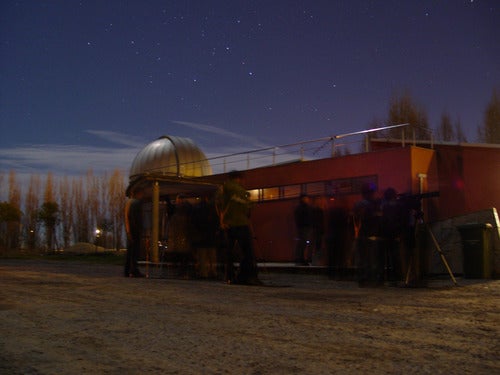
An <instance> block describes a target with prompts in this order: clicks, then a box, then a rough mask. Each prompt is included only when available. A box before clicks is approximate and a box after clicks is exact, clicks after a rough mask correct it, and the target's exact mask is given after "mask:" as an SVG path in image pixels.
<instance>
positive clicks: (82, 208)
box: [71, 177, 90, 242]
mask: <svg viewBox="0 0 500 375" xmlns="http://www.w3.org/2000/svg"><path fill="white" fill-rule="evenodd" d="M71 192H72V202H73V207H74V212H75V217H74V221H73V233H75V235H76V241H77V242H89V238H90V237H89V231H90V223H89V206H88V203H87V199H86V195H85V193H84V190H83V178H82V177H80V178H75V179H73V183H72V189H71Z"/></svg>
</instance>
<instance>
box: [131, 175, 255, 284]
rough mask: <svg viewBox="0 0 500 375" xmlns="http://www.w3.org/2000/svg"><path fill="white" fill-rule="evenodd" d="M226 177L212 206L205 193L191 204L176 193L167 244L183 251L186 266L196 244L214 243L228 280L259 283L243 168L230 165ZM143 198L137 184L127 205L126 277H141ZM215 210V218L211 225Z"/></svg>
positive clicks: (230, 281)
mask: <svg viewBox="0 0 500 375" xmlns="http://www.w3.org/2000/svg"><path fill="white" fill-rule="evenodd" d="M228 177H229V178H228V180H227V181H226V182H225V183H224V184H223V185H221V187H220V188H219V189H218V190H217V192H216V195H215V199H214V206H215V207H209V206H208V202H207V201H206V200H205V199H203V200H202V201H201V202H200V204H199V205H198V206H197V207H196V208H194V207H192V206H191V205H190V204H189V202H188V201H187V200H186V199H185V197H183V196H178V197H177V199H176V203H175V205H174V206H173V207H172V208H170V209H169V215H170V218H169V224H168V226H169V229H168V236H167V238H168V239H167V242H168V245H167V246H168V248H172V249H176V252H180V253H181V255H182V256H181V258H180V259H181V262H180V263H181V271H182V270H184V271H185V270H186V268H187V261H188V259H189V258H188V255H189V254H190V253H191V250H192V248H193V246H194V245H200V244H202V245H203V246H206V245H207V243H210V244H212V243H213V244H214V245H215V244H216V245H217V247H219V248H220V250H221V251H220V255H221V256H222V259H221V260H222V261H223V263H224V268H225V269H224V278H225V280H226V281H227V282H228V283H230V284H233V283H237V284H246V285H261V281H260V280H259V279H258V277H257V263H256V259H255V253H254V248H253V234H252V230H251V225H250V210H251V206H252V202H251V200H250V197H249V194H248V192H247V191H246V190H245V188H244V187H243V186H242V185H241V178H242V175H241V173H240V172H237V171H234V172H231V173H229V176H228ZM142 198H143V191H142V190H141V189H136V190H135V191H134V192H133V193H132V198H131V199H130V200H129V201H128V202H127V205H126V208H125V224H126V232H127V257H126V263H125V270H124V273H125V276H126V277H143V275H142V274H141V273H140V272H139V268H138V265H137V264H138V262H137V261H138V257H139V253H140V246H141V237H142V230H143V228H142V211H141V205H142V203H141V200H142ZM212 208H214V209H212ZM215 215H216V219H215V220H217V221H218V223H217V224H216V225H211V224H213V220H212V218H213V216H215ZM197 219H198V220H197ZM188 228H190V229H192V230H190V229H188ZM238 258H239V259H238ZM237 261H239V263H240V267H239V269H238V270H236V269H235V268H234V263H235V262H237Z"/></svg>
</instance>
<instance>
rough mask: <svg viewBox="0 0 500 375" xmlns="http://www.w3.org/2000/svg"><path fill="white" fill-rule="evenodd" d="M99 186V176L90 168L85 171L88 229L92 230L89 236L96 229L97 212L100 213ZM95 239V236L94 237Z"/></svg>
mask: <svg viewBox="0 0 500 375" xmlns="http://www.w3.org/2000/svg"><path fill="white" fill-rule="evenodd" d="M99 188H100V183H99V177H97V176H95V175H94V172H93V171H92V170H89V171H88V172H87V176H86V189H87V199H86V200H87V204H88V206H89V214H90V218H89V223H90V229H91V230H92V232H93V233H92V235H91V237H94V236H95V234H96V233H95V230H96V229H98V228H97V225H98V220H99V214H100V202H99V197H100V195H99V190H100V189H99ZM94 239H95V237H94Z"/></svg>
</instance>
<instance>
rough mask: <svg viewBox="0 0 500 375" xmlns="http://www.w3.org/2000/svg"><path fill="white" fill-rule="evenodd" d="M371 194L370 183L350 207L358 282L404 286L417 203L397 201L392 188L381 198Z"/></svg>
mask: <svg viewBox="0 0 500 375" xmlns="http://www.w3.org/2000/svg"><path fill="white" fill-rule="evenodd" d="M375 192H376V188H375V186H374V185H373V184H364V185H363V186H362V199H361V200H360V201H358V202H357V203H356V204H355V206H354V212H353V224H354V237H355V241H356V259H357V272H358V283H359V285H360V286H377V285H383V284H384V282H385V281H388V282H389V283H390V284H392V285H397V284H399V283H405V282H406V283H407V282H408V277H409V274H408V267H409V265H410V261H411V260H412V257H413V255H414V252H415V245H416V244H415V238H416V234H415V230H416V228H417V223H418V215H419V207H418V204H419V202H412V201H410V200H405V199H400V198H399V197H398V194H397V192H396V190H395V189H393V188H388V189H386V190H385V191H384V193H383V197H382V199H377V198H376V196H375ZM414 261H415V260H414Z"/></svg>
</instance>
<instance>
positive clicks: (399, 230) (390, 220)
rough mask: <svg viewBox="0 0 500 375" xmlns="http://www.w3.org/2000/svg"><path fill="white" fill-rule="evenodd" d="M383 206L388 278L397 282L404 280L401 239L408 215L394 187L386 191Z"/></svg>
mask: <svg viewBox="0 0 500 375" xmlns="http://www.w3.org/2000/svg"><path fill="white" fill-rule="evenodd" d="M381 208H382V219H381V223H380V234H381V237H382V243H381V244H382V247H383V251H384V256H385V264H386V269H387V279H388V281H389V282H390V283H393V284H396V283H397V282H402V281H403V265H402V261H403V259H402V256H401V252H402V243H401V241H402V238H403V231H404V227H405V225H406V222H407V220H408V217H407V216H406V215H405V208H404V206H403V204H402V202H401V201H400V200H398V195H397V192H396V190H394V189H393V188H388V189H387V190H386V191H385V192H384V198H383V200H382V205H381Z"/></svg>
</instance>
